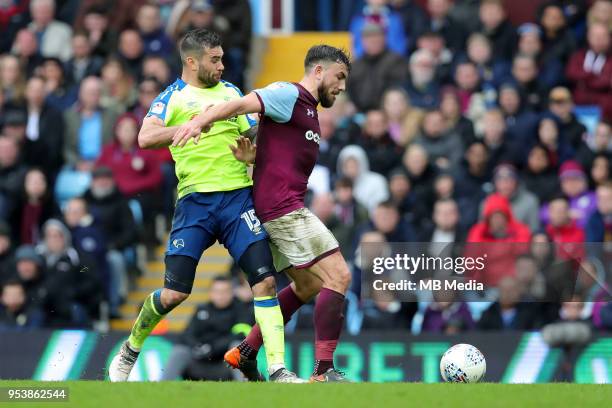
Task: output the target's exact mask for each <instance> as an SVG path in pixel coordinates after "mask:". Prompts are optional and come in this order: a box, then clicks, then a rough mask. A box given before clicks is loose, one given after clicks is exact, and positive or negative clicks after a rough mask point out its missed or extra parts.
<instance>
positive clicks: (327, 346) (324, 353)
mask: <svg viewBox="0 0 612 408" xmlns="http://www.w3.org/2000/svg"><path fill="white" fill-rule="evenodd" d="M343 309H344V295H343V294H341V293H338V292H336V291H334V290H331V289H328V288H323V289H321V292H320V293H319V296H318V297H317V301H316V303H315V309H314V326H315V360H316V362H315V370H314V375H319V374H323V373H325V372H326V371H327V370H329V369H330V368H333V367H334V352H335V351H336V346H337V345H338V339H339V338H340V332H341V331H342V323H343V322H344V314H343Z"/></svg>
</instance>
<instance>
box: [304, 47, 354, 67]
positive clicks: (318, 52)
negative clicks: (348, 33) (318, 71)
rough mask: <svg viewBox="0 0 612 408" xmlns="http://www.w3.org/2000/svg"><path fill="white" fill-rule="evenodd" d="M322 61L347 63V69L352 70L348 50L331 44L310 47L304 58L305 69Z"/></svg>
mask: <svg viewBox="0 0 612 408" xmlns="http://www.w3.org/2000/svg"><path fill="white" fill-rule="evenodd" d="M321 62H337V63H339V64H344V65H346V69H348V70H349V71H350V70H351V61H350V59H349V56H348V52H346V51H345V50H343V49H340V48H336V47H332V46H331V45H325V44H320V45H315V46H313V47H310V49H309V50H308V52H307V53H306V58H304V69H305V70H309V69H311V68H312V67H313V66H315V65H316V64H319V63H321Z"/></svg>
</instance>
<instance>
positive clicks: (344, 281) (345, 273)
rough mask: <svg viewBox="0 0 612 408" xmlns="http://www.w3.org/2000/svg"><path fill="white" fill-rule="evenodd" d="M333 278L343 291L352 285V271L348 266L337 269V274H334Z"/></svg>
mask: <svg viewBox="0 0 612 408" xmlns="http://www.w3.org/2000/svg"><path fill="white" fill-rule="evenodd" d="M333 277H334V281H335V283H336V284H337V285H338V286H340V287H342V288H343V289H347V288H348V287H349V286H350V285H351V281H352V279H353V277H352V275H351V271H350V270H349V268H348V266H347V265H346V264H344V265H342V266H341V267H339V268H337V269H336V273H334V275H333Z"/></svg>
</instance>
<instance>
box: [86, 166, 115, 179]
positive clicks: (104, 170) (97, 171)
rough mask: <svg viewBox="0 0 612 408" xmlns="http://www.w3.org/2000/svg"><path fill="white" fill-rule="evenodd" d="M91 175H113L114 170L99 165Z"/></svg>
mask: <svg viewBox="0 0 612 408" xmlns="http://www.w3.org/2000/svg"><path fill="white" fill-rule="evenodd" d="M91 177H93V178H96V177H113V171H112V170H111V169H110V168H109V167H107V166H98V167H96V168H95V169H94V170H93V171H92V172H91Z"/></svg>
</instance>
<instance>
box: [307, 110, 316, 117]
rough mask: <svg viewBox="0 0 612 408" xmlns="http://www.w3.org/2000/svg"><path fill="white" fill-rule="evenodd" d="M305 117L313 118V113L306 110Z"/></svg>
mask: <svg viewBox="0 0 612 408" xmlns="http://www.w3.org/2000/svg"><path fill="white" fill-rule="evenodd" d="M306 115H307V116H310V117H311V118H314V111H313V110H312V109H306Z"/></svg>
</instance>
